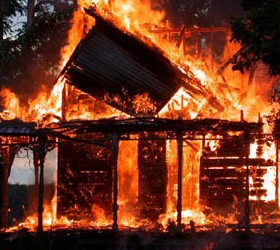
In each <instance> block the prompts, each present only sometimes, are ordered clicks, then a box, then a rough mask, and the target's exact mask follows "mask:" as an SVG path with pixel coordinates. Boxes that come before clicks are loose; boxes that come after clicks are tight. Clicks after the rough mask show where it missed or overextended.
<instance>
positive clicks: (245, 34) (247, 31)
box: [231, 0, 280, 76]
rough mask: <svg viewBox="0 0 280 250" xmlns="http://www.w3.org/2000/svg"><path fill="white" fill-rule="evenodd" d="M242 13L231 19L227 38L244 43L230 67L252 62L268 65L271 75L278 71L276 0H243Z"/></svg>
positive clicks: (278, 14) (279, 42)
mask: <svg viewBox="0 0 280 250" xmlns="http://www.w3.org/2000/svg"><path fill="white" fill-rule="evenodd" d="M242 6H243V8H244V10H245V11H246V17H239V18H234V19H232V22H231V24H232V37H231V41H234V42H236V43H241V45H242V46H243V47H244V51H243V53H241V54H240V55H239V56H238V57H237V59H236V61H235V63H234V66H233V69H234V70H240V71H241V72H244V70H246V69H249V68H250V66H251V65H252V64H254V63H256V62H263V63H264V64H266V65H267V66H268V67H269V73H270V74H271V75H274V76H276V75H279V74H280V25H279V23H280V1H279V0H261V1H253V0H243V2H242Z"/></svg>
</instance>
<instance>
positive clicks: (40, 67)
mask: <svg viewBox="0 0 280 250" xmlns="http://www.w3.org/2000/svg"><path fill="white" fill-rule="evenodd" d="M57 2H59V5H58V4H57ZM40 3H41V4H40V5H38V6H37V8H36V9H35V11H36V15H34V19H33V22H32V26H31V27H30V28H29V29H27V27H26V23H24V25H23V26H22V27H21V28H19V29H18V30H16V31H15V32H14V33H15V34H14V36H8V37H5V39H4V40H3V43H2V48H1V51H2V53H1V58H0V59H1V62H0V84H1V85H2V86H6V87H9V88H11V89H12V90H13V91H14V92H16V94H18V96H20V98H21V100H22V101H26V102H27V100H28V99H29V98H32V95H36V94H37V92H38V90H39V88H40V86H42V85H45V86H46V87H47V88H49V89H51V87H52V85H53V81H54V79H55V77H56V75H57V70H58V62H59V60H60V50H61V48H62V47H63V45H64V43H65V41H66V36H67V32H68V29H69V25H70V22H69V21H70V19H71V17H72V13H73V11H74V9H75V7H76V6H75V5H74V4H73V2H71V1H69V2H68V1H67V0H60V1H54V2H52V1H50V2H48V1H44V2H40ZM52 3H55V4H56V5H52ZM44 4H45V5H44ZM21 7H22V8H23V9H25V10H26V9H27V8H26V6H21ZM0 88H1V86H0Z"/></svg>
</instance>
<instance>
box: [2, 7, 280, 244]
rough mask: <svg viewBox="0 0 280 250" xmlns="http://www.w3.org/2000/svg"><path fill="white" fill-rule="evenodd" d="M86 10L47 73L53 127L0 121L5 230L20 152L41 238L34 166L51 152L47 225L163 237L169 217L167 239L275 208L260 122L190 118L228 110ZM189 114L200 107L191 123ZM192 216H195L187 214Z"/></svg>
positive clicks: (153, 51) (180, 70) (245, 225)
mask: <svg viewBox="0 0 280 250" xmlns="http://www.w3.org/2000/svg"><path fill="white" fill-rule="evenodd" d="M85 12H86V14H87V15H89V16H91V17H92V18H94V20H95V25H94V26H93V27H92V28H91V29H90V30H89V32H88V33H87V35H86V36H85V37H84V38H83V39H81V40H80V42H79V44H78V45H77V46H76V48H75V50H74V52H73V53H72V54H71V56H70V58H69V59H68V60H67V63H66V64H65V66H64V67H63V69H62V70H61V72H60V74H59V76H58V78H57V82H58V81H61V82H63V84H62V85H61V86H62V87H61V89H60V90H61V92H60V94H61V96H60V98H61V101H62V103H61V117H60V118H59V120H60V121H59V122H56V123H53V122H49V123H47V124H44V125H43V126H41V127H40V126H38V125H36V124H35V123H26V122H22V121H18V120H13V121H6V120H4V119H3V121H1V123H0V139H1V147H0V153H1V171H2V175H1V177H2V178H3V181H2V182H1V183H3V184H2V188H1V191H2V192H1V195H2V197H3V198H2V204H1V209H2V214H3V216H2V218H1V219H2V221H1V226H2V227H3V228H4V227H5V223H6V217H5V215H4V214H5V211H7V209H8V208H7V205H6V191H7V190H6V189H7V179H8V175H9V171H10V169H11V165H12V160H11V159H12V158H13V157H14V155H15V153H16V151H17V150H18V148H20V147H23V146H26V145H28V146H30V147H31V148H32V150H33V152H34V155H35V158H36V159H37V161H35V162H36V164H34V165H35V166H34V168H35V172H37V175H38V178H39V182H38V190H39V191H38V193H39V194H38V197H39V199H38V222H37V223H38V227H37V231H38V232H40V233H42V231H43V229H44V227H46V225H45V224H44V212H43V211H44V201H43V198H44V196H43V194H44V188H43V186H44V159H45V156H46V153H47V152H48V151H50V150H53V149H54V148H57V201H56V205H57V207H56V212H57V219H60V218H67V223H68V224H67V223H65V224H66V227H68V228H69V227H71V228H73V227H74V228H79V227H80V226H81V227H85V225H86V227H87V228H90V229H94V230H95V229H100V228H102V227H104V228H106V229H108V228H112V229H113V230H112V231H113V232H117V231H118V230H119V229H120V228H138V229H143V228H146V229H147V228H148V229H149V230H152V229H153V230H155V228H157V230H158V228H160V230H161V231H162V232H164V231H166V230H167V228H168V226H170V223H171V222H174V223H175V225H176V232H182V231H184V230H185V231H188V224H190V230H191V233H192V235H195V233H196V232H195V228H194V223H193V221H195V218H197V220H202V221H203V222H202V224H203V225H205V224H207V222H208V219H207V218H206V216H205V215H204V214H203V212H205V214H207V213H208V214H211V215H212V214H214V215H216V216H220V215H222V216H225V217H229V214H233V215H234V218H233V221H234V222H232V220H230V219H229V220H228V221H227V223H228V224H231V223H235V224H237V225H239V226H240V227H241V228H242V230H243V229H245V230H249V229H250V228H251V227H252V223H251V222H252V220H254V218H255V217H256V218H258V219H259V218H260V217H261V216H265V214H266V213H267V211H270V210H272V209H274V208H277V207H278V201H279V199H278V192H279V190H278V146H277V147H276V149H275V152H273V153H274V155H273V158H272V157H271V158H266V157H265V156H264V154H263V152H264V150H265V149H266V147H267V145H268V144H271V145H274V142H277V138H274V137H273V136H272V135H271V134H268V133H265V132H264V123H263V122H262V120H261V118H259V119H258V120H257V121H256V122H247V121H246V119H244V116H243V112H241V114H240V118H239V119H238V120H236V119H235V120H232V121H231V120H228V119H221V118H216V117H215V115H214V116H213V117H215V118H212V117H211V116H209V117H207V115H206V116H205V115H204V116H200V114H199V113H200V112H203V110H205V112H206V111H207V112H208V113H207V114H210V113H212V114H214V113H215V114H217V113H222V112H229V111H227V110H226V109H227V106H226V105H227V104H228V103H227V102H225V101H224V100H222V98H219V97H218V96H217V95H215V93H214V92H213V91H212V89H211V88H208V87H207V86H205V85H204V84H202V82H201V80H199V78H198V77H196V76H195V74H194V73H193V71H192V69H191V68H190V67H188V66H187V65H185V64H182V63H181V64H179V66H178V65H176V63H175V62H174V60H169V59H168V57H167V56H166V55H165V52H163V51H161V50H160V49H159V48H158V47H156V46H154V45H153V43H152V42H151V41H150V40H147V41H146V40H145V41H143V40H140V39H138V38H136V37H135V36H134V35H132V34H130V33H129V32H124V31H123V30H121V29H120V28H118V27H116V26H115V25H113V24H112V23H111V22H110V21H108V20H106V19H105V18H103V17H102V16H101V15H100V14H99V13H98V12H96V10H95V9H92V8H86V9H85ZM182 31H183V32H185V28H184V29H183V30H182ZM182 31H179V34H180V33H182ZM208 31H209V30H208ZM208 31H207V32H208ZM189 32H190V31H189ZM155 33H156V32H155ZM226 65H228V63H226V64H224V65H222V67H221V68H220V71H219V73H222V71H223V70H224V69H225V67H226ZM227 87H228V86H227ZM178 93H181V96H180V105H181V108H182V109H181V110H180V112H175V111H174V110H173V109H172V106H174V105H178V100H175V99H174V98H175V97H176V94H178ZM172 100H173V102H172ZM184 102H187V105H186V106H185V107H184ZM198 103H199V104H198ZM194 107H195V108H197V109H198V111H197V112H196V116H195V117H194V119H192V118H193V117H192V109H194ZM166 109H167V111H168V112H166V113H164V111H163V110H166ZM209 110H211V111H209ZM235 111H236V110H235ZM183 112H185V113H184V114H183ZM77 113H79V114H80V116H79V117H78V118H77ZM104 114H105V117H104ZM186 114H187V115H186ZM89 115H90V116H89ZM238 115H239V114H238ZM174 116H175V118H174ZM81 117H82V118H81ZM88 117H90V118H88ZM186 117H187V118H186ZM276 145H278V144H277V143H276ZM252 148H253V149H255V151H254V152H253V150H252ZM270 172H273V173H274V182H275V183H277V184H275V185H274V189H273V191H272V192H273V194H274V196H273V199H271V200H270V201H269V202H266V200H265V198H266V197H267V196H268V193H271V190H269V187H268V186H266V185H265V184H266V178H268V177H267V174H268V173H270ZM200 207H201V208H202V209H201V210H200V209H198V208H200ZM266 209H267V210H266ZM198 210H200V211H199V212H201V213H200V215H201V214H203V215H202V216H201V218H198V217H196V215H195V213H191V214H190V213H187V212H189V211H195V212H198ZM255 212H258V213H259V214H257V213H255ZM186 214H187V215H186ZM227 219H228V218H227ZM71 221H72V222H73V221H74V223H72V224H71ZM190 221H191V222H190ZM80 222H81V223H82V224H79V223H80ZM69 223H70V224H69ZM168 223H169V224H168ZM199 223H200V221H199V222H198V224H199ZM239 223H240V224H239ZM58 224H59V223H58ZM159 224H160V225H159ZM209 224H211V222H210V220H209ZM75 225H76V227H75ZM52 226H53V225H51V227H52ZM63 226H65V225H63ZM207 244H210V243H209V242H207ZM192 247H193V245H192ZM195 247H198V246H197V245H195Z"/></svg>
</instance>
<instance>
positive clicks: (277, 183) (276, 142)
mask: <svg viewBox="0 0 280 250" xmlns="http://www.w3.org/2000/svg"><path fill="white" fill-rule="evenodd" d="M275 144H276V157H275V158H276V160H275V161H276V162H275V164H276V170H275V172H276V176H275V202H276V204H277V206H279V165H278V161H279V152H278V151H279V139H278V138H276V141H275Z"/></svg>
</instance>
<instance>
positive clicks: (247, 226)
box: [244, 131, 250, 233]
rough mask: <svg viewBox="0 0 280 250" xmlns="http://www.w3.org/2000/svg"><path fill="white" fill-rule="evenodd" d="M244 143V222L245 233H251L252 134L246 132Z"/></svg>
mask: <svg viewBox="0 0 280 250" xmlns="http://www.w3.org/2000/svg"><path fill="white" fill-rule="evenodd" d="M244 141H245V162H246V184H245V185H246V187H245V206H244V220H245V221H244V222H245V231H246V232H247V233H249V231H250V201H249V196H250V189H249V177H250V166H249V154H250V133H249V132H248V131H244Z"/></svg>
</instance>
